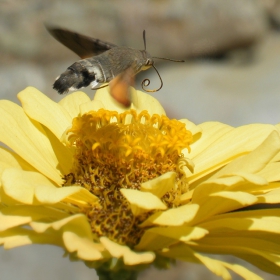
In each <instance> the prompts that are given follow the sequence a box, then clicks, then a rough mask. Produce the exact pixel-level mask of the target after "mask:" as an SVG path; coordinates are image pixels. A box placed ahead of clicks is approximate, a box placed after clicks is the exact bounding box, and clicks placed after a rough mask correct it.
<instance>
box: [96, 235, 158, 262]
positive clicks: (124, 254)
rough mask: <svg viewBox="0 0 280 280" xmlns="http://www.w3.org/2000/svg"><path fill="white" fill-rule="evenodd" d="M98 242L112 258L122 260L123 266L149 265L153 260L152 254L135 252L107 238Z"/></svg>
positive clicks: (153, 255)
mask: <svg viewBox="0 0 280 280" xmlns="http://www.w3.org/2000/svg"><path fill="white" fill-rule="evenodd" d="M100 241H101V243H102V244H103V245H104V247H105V248H106V249H107V250H108V251H109V252H110V254H111V255H112V256H113V257H115V258H123V262H124V264H125V265H137V264H145V263H151V262H152V261H153V260H154V259H155V254H154V253H153V252H135V251H132V250H131V249H130V248H129V247H127V246H123V245H119V244H117V243H115V242H113V241H111V240H110V239H108V238H107V237H101V238H100Z"/></svg>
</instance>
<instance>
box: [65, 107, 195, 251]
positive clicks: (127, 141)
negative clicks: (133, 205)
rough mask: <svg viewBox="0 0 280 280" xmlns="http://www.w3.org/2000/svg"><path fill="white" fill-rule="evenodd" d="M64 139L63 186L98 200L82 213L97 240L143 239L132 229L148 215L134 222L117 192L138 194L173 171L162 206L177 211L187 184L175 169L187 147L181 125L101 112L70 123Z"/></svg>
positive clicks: (143, 114)
mask: <svg viewBox="0 0 280 280" xmlns="http://www.w3.org/2000/svg"><path fill="white" fill-rule="evenodd" d="M67 134H68V142H69V144H70V146H71V147H74V149H75V156H74V162H73V166H72V170H71V173H70V174H68V175H66V176H65V177H64V179H65V183H64V186H70V185H80V186H82V187H84V188H86V189H88V190H89V191H90V192H91V193H93V194H94V195H95V196H97V197H98V198H99V201H98V202H97V203H96V202H95V203H94V204H93V205H92V207H91V208H90V210H89V209H87V210H84V212H85V214H86V215H87V217H88V219H89V221H90V224H91V227H92V231H93V232H94V233H96V234H97V235H98V236H107V237H109V238H111V239H112V240H114V241H117V242H118V243H120V244H127V245H132V246H133V245H134V244H136V243H137V241H138V240H139V238H140V237H141V235H142V231H141V229H139V228H138V227H137V226H138V225H139V224H140V223H141V222H142V221H143V220H145V219H146V218H147V215H150V214H151V213H147V214H145V215H142V216H137V217H134V216H133V214H132V212H131V210H130V206H129V203H128V202H127V200H126V199H125V198H124V197H123V196H122V194H121V192H120V189H121V188H129V189H140V187H141V184H142V183H143V182H146V181H148V180H151V179H153V178H156V177H158V176H160V175H162V174H164V173H166V172H169V171H174V172H176V173H177V184H176V188H175V186H174V189H173V190H172V191H170V192H168V193H167V194H165V195H164V197H163V198H162V200H163V202H164V203H165V204H166V205H167V206H168V207H176V206H178V205H179V198H178V197H179V196H180V195H181V194H182V193H184V192H185V191H186V190H187V188H188V184H187V180H186V178H185V175H184V173H183V172H180V171H179V167H178V166H179V164H178V163H179V162H181V165H180V166H182V161H183V155H182V153H181V151H182V149H184V148H188V149H190V148H189V144H190V143H191V141H192V134H191V133H190V132H189V131H188V130H186V128H185V124H183V123H181V122H179V121H177V120H170V119H168V118H167V117H166V116H159V115H152V116H150V115H149V114H148V112H147V111H143V112H141V113H140V114H137V113H136V111H135V110H129V111H126V112H124V113H121V114H118V113H117V112H112V111H107V110H104V109H100V110H99V111H97V112H95V111H92V112H89V113H87V114H84V115H83V116H81V117H77V118H75V119H74V120H73V125H72V128H71V129H69V130H68V131H67Z"/></svg>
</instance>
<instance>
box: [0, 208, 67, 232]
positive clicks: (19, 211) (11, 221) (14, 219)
mask: <svg viewBox="0 0 280 280" xmlns="http://www.w3.org/2000/svg"><path fill="white" fill-rule="evenodd" d="M67 216H68V214H67V213H64V212H62V211H60V210H58V209H47V208H46V207H43V206H32V207H30V206H28V205H18V206H9V207H5V208H3V209H1V213H0V231H5V230H7V229H10V228H14V227H17V226H21V225H29V224H30V223H31V222H34V221H44V220H45V221H50V220H57V219H58V220H59V219H64V218H65V217H67Z"/></svg>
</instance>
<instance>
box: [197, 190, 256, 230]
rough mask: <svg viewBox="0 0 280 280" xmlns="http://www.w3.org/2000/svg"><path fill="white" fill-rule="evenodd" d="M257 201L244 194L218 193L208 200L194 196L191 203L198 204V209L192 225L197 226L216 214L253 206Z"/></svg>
mask: <svg viewBox="0 0 280 280" xmlns="http://www.w3.org/2000/svg"><path fill="white" fill-rule="evenodd" d="M194 194H195V192H194ZM257 201H258V199H257V198H256V197H255V196H254V195H251V194H248V193H245V192H229V191H219V192H216V193H213V194H211V195H210V196H209V197H208V198H207V197H203V198H200V197H198V196H195V195H194V196H193V203H197V204H199V205H200V208H199V212H198V213H197V215H196V217H195V218H194V219H193V221H192V224H197V223H198V222H199V221H200V220H205V219H207V218H208V217H211V216H215V215H216V214H222V213H226V212H230V211H233V210H236V209H240V208H243V207H246V206H248V205H253V204H254V203H256V202H257Z"/></svg>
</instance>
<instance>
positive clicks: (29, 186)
mask: <svg viewBox="0 0 280 280" xmlns="http://www.w3.org/2000/svg"><path fill="white" fill-rule="evenodd" d="M40 185H46V186H53V183H52V182H51V181H49V180H48V179H47V178H46V177H45V176H44V175H42V174H40V173H37V172H28V171H23V170H20V169H15V168H9V169H6V170H5V171H4V172H3V175H2V186H3V190H4V192H5V194H6V195H8V196H10V197H11V198H13V199H14V200H16V201H18V202H21V203H25V204H33V202H34V191H35V188H36V187H37V186H40Z"/></svg>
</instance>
